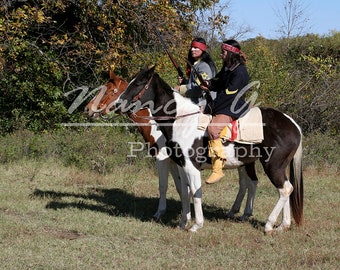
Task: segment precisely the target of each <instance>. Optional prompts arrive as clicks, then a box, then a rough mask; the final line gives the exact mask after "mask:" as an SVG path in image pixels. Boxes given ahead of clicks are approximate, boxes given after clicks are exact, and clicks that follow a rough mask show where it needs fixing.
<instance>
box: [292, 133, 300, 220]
mask: <svg viewBox="0 0 340 270" xmlns="http://www.w3.org/2000/svg"><path fill="white" fill-rule="evenodd" d="M290 181H291V183H292V185H293V187H294V190H293V192H292V194H290V205H291V209H292V214H293V218H294V220H295V222H296V224H297V225H298V226H299V225H301V224H302V221H303V176H302V135H301V139H300V144H299V147H298V148H297V150H296V152H295V154H294V157H293V159H292V160H291V162H290Z"/></svg>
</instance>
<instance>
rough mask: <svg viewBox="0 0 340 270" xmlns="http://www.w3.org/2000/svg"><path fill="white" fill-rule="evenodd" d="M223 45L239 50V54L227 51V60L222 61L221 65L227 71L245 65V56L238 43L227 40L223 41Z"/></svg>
mask: <svg viewBox="0 0 340 270" xmlns="http://www.w3.org/2000/svg"><path fill="white" fill-rule="evenodd" d="M223 43H224V44H228V45H230V46H233V47H235V48H237V49H239V52H232V51H229V50H228V54H227V58H226V60H225V61H224V63H223V65H224V66H225V67H227V68H229V69H233V68H235V67H236V66H238V65H240V64H242V65H245V63H246V56H245V54H244V53H243V52H242V51H241V46H240V43H238V42H237V41H236V40H234V39H228V40H225V41H223Z"/></svg>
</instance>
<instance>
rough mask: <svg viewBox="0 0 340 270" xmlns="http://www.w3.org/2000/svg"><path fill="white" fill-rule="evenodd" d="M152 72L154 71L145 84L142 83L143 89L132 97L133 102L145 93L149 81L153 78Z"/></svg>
mask: <svg viewBox="0 0 340 270" xmlns="http://www.w3.org/2000/svg"><path fill="white" fill-rule="evenodd" d="M153 74H154V73H152V75H151V77H150V79H149V80H148V81H147V82H146V85H144V87H143V89H142V90H141V91H140V92H139V93H138V94H137V95H136V96H135V97H134V98H133V99H132V101H133V102H136V101H137V100H139V99H140V98H141V97H142V96H143V95H144V94H145V92H146V91H147V90H148V89H149V87H150V83H151V81H152V79H153Z"/></svg>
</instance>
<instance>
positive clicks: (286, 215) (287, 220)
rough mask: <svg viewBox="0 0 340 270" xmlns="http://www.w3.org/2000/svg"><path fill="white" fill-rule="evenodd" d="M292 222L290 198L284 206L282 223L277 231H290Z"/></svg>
mask: <svg viewBox="0 0 340 270" xmlns="http://www.w3.org/2000/svg"><path fill="white" fill-rule="evenodd" d="M290 224H291V217H290V200H289V198H288V200H287V202H286V204H285V205H284V207H283V211H282V223H281V224H280V225H279V226H278V227H277V228H276V230H277V231H283V232H284V231H288V230H289V228H290Z"/></svg>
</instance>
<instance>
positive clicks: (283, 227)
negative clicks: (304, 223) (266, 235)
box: [275, 224, 290, 232]
mask: <svg viewBox="0 0 340 270" xmlns="http://www.w3.org/2000/svg"><path fill="white" fill-rule="evenodd" d="M289 228H290V225H287V224H281V225H280V226H278V227H277V228H276V229H275V231H277V232H287V231H288V230H289Z"/></svg>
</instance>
